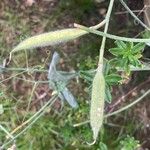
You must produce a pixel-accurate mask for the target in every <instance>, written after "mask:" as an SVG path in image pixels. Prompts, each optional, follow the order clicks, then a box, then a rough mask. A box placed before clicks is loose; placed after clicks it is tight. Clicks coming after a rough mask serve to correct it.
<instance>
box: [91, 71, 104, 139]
mask: <svg viewBox="0 0 150 150" xmlns="http://www.w3.org/2000/svg"><path fill="white" fill-rule="evenodd" d="M104 98H105V79H104V76H103V73H102V69H101V70H98V71H97V73H96V75H95V77H94V79H93V84H92V99H91V108H90V125H91V128H92V131H93V139H94V140H95V141H96V139H97V137H98V133H99V131H100V128H101V126H102V123H103V113H104Z"/></svg>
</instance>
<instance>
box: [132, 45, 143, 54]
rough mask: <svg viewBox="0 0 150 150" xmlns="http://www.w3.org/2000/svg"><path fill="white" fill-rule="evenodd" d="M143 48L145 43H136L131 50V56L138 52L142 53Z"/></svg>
mask: <svg viewBox="0 0 150 150" xmlns="http://www.w3.org/2000/svg"><path fill="white" fill-rule="evenodd" d="M144 47H145V43H138V44H136V45H135V46H134V47H133V48H132V54H136V53H138V52H142V50H143V49H144Z"/></svg>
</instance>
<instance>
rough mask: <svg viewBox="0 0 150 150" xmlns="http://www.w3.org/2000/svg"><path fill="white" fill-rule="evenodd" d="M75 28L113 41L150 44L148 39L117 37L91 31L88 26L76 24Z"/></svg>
mask: <svg viewBox="0 0 150 150" xmlns="http://www.w3.org/2000/svg"><path fill="white" fill-rule="evenodd" d="M74 27H76V28H79V29H82V30H85V31H87V32H89V33H93V34H96V35H99V36H103V37H107V38H109V39H113V40H120V41H125V42H135V43H140V42H141V43H149V42H150V39H148V38H146V39H142V38H128V37H122V36H117V35H113V34H108V33H104V32H101V31H98V30H95V29H90V28H88V27H86V26H83V25H79V24H74Z"/></svg>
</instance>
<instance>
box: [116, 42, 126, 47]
mask: <svg viewBox="0 0 150 150" xmlns="http://www.w3.org/2000/svg"><path fill="white" fill-rule="evenodd" d="M115 44H116V45H117V46H118V47H119V48H120V49H126V44H125V43H124V42H123V41H115Z"/></svg>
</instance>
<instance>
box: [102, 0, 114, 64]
mask: <svg viewBox="0 0 150 150" xmlns="http://www.w3.org/2000/svg"><path fill="white" fill-rule="evenodd" d="M113 4H114V0H110V4H109V7H108V12H107V14H106V24H105V28H104V34H106V33H107V31H108V26H109V21H110V15H111V12H112V8H113ZM105 43H106V36H103V39H102V44H101V47H100V56H99V64H101V65H102V64H103V57H104V50H105Z"/></svg>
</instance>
